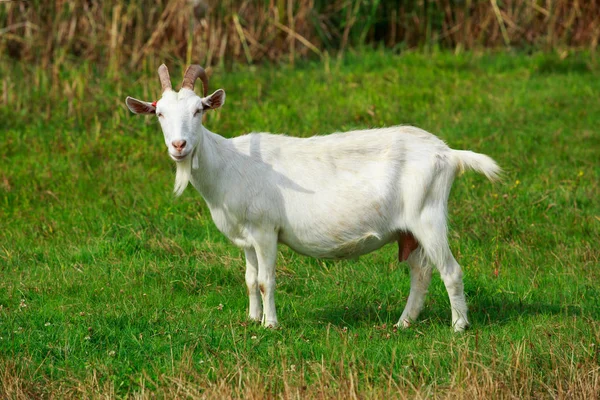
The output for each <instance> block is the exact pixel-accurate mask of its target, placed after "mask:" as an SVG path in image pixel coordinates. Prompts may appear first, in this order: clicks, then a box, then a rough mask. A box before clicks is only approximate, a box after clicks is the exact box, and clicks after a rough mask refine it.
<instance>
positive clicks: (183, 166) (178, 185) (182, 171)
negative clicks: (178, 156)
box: [173, 154, 196, 197]
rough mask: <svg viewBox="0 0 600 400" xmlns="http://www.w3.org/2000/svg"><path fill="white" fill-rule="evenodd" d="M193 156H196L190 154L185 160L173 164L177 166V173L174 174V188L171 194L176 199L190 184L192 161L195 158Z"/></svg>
mask: <svg viewBox="0 0 600 400" xmlns="http://www.w3.org/2000/svg"><path fill="white" fill-rule="evenodd" d="M195 155H196V154H191V157H187V158H186V159H185V160H182V161H180V162H178V163H177V164H175V165H176V166H177V171H176V172H175V188H174V189H173V192H174V193H175V196H176V197H179V196H181V194H182V193H183V191H184V190H185V188H186V187H187V185H188V183H189V182H190V178H191V176H192V159H193V158H195Z"/></svg>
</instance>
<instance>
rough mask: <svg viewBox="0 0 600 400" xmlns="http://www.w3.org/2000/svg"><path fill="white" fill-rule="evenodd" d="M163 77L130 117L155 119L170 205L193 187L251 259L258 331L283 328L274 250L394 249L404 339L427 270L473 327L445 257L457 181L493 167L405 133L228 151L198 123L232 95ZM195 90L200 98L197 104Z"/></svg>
mask: <svg viewBox="0 0 600 400" xmlns="http://www.w3.org/2000/svg"><path fill="white" fill-rule="evenodd" d="M158 73H159V77H160V81H161V84H162V89H163V93H162V98H161V99H160V100H158V101H157V102H154V103H150V102H144V101H140V100H136V99H133V98H131V97H127V100H126V103H127V106H128V107H129V109H130V110H131V111H132V112H134V113H136V114H156V115H157V116H158V120H159V122H160V124H161V127H162V130H163V133H164V137H165V143H166V145H167V148H168V151H169V155H170V156H171V158H172V159H173V160H175V161H176V162H177V173H176V179H175V193H176V194H177V195H180V194H181V193H182V192H183V190H184V189H185V187H186V186H187V183H188V181H189V182H191V183H192V185H193V186H194V187H195V188H196V189H197V190H198V192H200V194H201V195H202V197H203V198H204V199H205V200H206V203H207V204H208V207H209V209H210V213H211V215H212V218H213V220H214V222H215V224H216V226H217V228H219V230H220V231H221V232H223V233H224V234H225V235H226V236H227V237H228V238H229V239H230V240H231V241H233V243H235V244H236V245H237V246H239V247H241V248H243V249H244V252H245V255H246V284H247V286H248V294H249V302H250V305H249V317H250V318H251V319H252V320H256V321H261V322H262V324H263V325H264V326H267V327H275V326H276V325H277V315H276V312H275V261H276V257H277V244H278V243H283V244H286V245H287V246H289V247H290V248H292V249H293V250H295V251H297V252H298V253H301V254H305V255H308V256H312V257H322V258H355V257H358V256H360V255H363V254H366V253H369V252H371V251H374V250H377V249H379V248H380V247H382V246H383V245H385V244H387V243H391V242H398V244H399V253H398V258H399V260H400V261H404V260H407V261H408V265H409V266H410V272H411V287H410V294H409V296H408V302H407V304H406V308H405V309H404V312H403V313H402V316H401V317H400V320H399V321H398V323H397V326H400V327H408V326H409V325H410V322H411V321H414V320H415V319H416V318H417V316H418V314H419V312H420V311H421V309H422V307H423V301H424V298H425V294H426V293H427V288H428V286H429V282H430V280H431V271H432V265H435V266H436V267H437V269H438V270H439V271H440V274H441V277H442V279H443V281H444V284H445V286H446V290H447V291H448V295H449V297H450V304H451V308H452V325H453V327H454V329H455V330H456V331H462V330H464V329H465V328H466V327H467V326H468V324H469V322H468V320H467V305H466V302H465V295H464V290H463V281H462V270H461V268H460V265H459V264H458V263H457V262H456V260H455V259H454V257H453V256H452V253H451V251H450V248H449V246H448V239H447V224H446V210H447V202H448V195H449V193H450V188H451V186H452V182H453V180H454V177H455V176H456V174H457V172H458V171H462V170H464V169H473V170H475V171H477V172H480V173H483V174H484V175H485V176H487V177H488V178H489V179H490V180H494V179H495V178H497V177H498V174H499V172H500V168H499V167H498V166H497V165H496V163H495V162H494V161H493V160H492V159H491V158H490V157H488V156H485V155H483V154H477V153H473V152H471V151H461V150H452V149H450V148H449V147H448V146H447V145H446V144H445V143H444V142H442V141H441V140H440V139H438V138H437V137H435V136H434V135H432V134H430V133H427V132H425V131H423V130H421V129H418V128H414V127H409V126H396V127H391V128H383V129H370V130H361V131H352V132H346V133H335V134H331V135H327V136H314V137H311V138H307V139H300V138H294V137H289V136H284V135H272V134H268V133H251V134H248V135H244V136H240V137H236V138H233V139H225V138H223V137H221V136H219V135H217V134H215V133H213V132H211V131H209V130H208V129H206V128H205V127H204V126H203V125H202V115H203V113H204V112H205V111H207V110H210V109H214V108H218V107H220V106H222V105H223V103H224V101H225V92H224V91H223V90H222V89H219V90H217V91H216V92H214V93H213V94H211V95H210V96H207V91H208V79H207V77H206V74H205V72H204V70H203V69H202V68H201V67H200V66H197V65H192V66H190V67H189V68H188V69H187V70H186V72H185V77H184V80H183V84H182V88H181V90H180V91H179V92H178V93H177V92H175V91H173V90H172V88H171V81H170V78H169V73H168V70H167V67H166V66H164V65H161V66H160V68H159V69H158ZM197 78H201V80H202V83H203V86H204V96H203V97H199V96H197V95H196V94H195V93H194V82H195V81H196V79H197ZM261 296H262V304H261Z"/></svg>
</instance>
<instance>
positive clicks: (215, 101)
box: [202, 89, 225, 110]
mask: <svg viewBox="0 0 600 400" xmlns="http://www.w3.org/2000/svg"><path fill="white" fill-rule="evenodd" d="M223 104H225V91H224V90H223V89H219V90H217V91H216V92H214V93H213V94H211V95H210V96H207V97H205V98H203V99H202V105H203V106H204V110H214V109H215V108H219V107H221V106H222V105H223Z"/></svg>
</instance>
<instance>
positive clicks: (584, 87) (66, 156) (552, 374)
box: [0, 52, 600, 398]
mask: <svg viewBox="0 0 600 400" xmlns="http://www.w3.org/2000/svg"><path fill="white" fill-rule="evenodd" d="M170 67H171V76H172V78H173V81H174V82H175V81H176V78H175V77H179V76H181V75H180V68H181V66H170ZM595 67H596V64H595V62H594V60H593V59H592V58H590V57H588V56H587V55H585V54H571V55H569V56H568V57H567V58H566V59H564V60H562V59H560V58H559V57H558V56H555V55H552V54H546V55H532V56H525V55H510V54H491V53H486V54H480V55H475V54H463V55H460V56H454V55H450V54H446V53H441V54H433V55H427V56H425V55H417V54H406V55H403V56H395V55H391V54H388V53H379V52H367V53H358V54H349V55H348V56H347V57H346V58H345V59H344V60H343V61H342V63H341V64H339V65H337V66H336V65H333V64H332V65H324V64H320V63H315V64H305V65H303V66H301V67H299V68H296V69H286V68H274V67H260V68H257V69H252V70H250V69H242V68H239V70H235V69H234V70H233V71H221V70H217V71H215V72H214V74H213V77H212V80H211V87H212V88H213V89H216V88H217V87H223V88H224V89H225V90H226V92H227V101H226V104H225V106H224V108H223V109H222V110H220V111H218V112H215V113H212V114H210V115H209V116H208V118H207V120H206V122H205V123H206V125H207V126H208V127H209V129H211V130H213V131H214V132H218V133H220V134H223V135H224V136H228V137H230V136H236V135H241V134H243V133H246V132H249V131H252V130H254V131H271V132H282V133H288V134H290V135H294V136H310V135H312V134H314V133H328V132H332V131H339V130H348V129H353V128H362V127H380V126H387V125H394V124H413V125H417V126H419V127H422V128H424V129H426V130H429V131H431V132H432V133H434V134H436V135H438V136H439V137H441V138H442V139H444V140H445V141H446V142H447V143H448V144H449V145H450V146H451V147H453V148H459V149H461V148H468V149H471V150H474V151H477V152H482V153H485V154H488V155H490V156H492V157H493V158H494V159H495V160H497V161H498V163H499V164H500V165H501V166H502V167H503V168H504V169H505V179H504V181H503V182H502V183H499V184H490V183H489V182H487V181H486V180H485V179H484V178H482V177H481V176H477V175H476V174H471V173H469V174H466V175H464V176H462V177H460V178H459V179H457V181H456V182H455V184H454V188H453V192H452V195H451V198H450V224H451V231H450V242H451V248H452V249H453V252H454V254H455V256H456V258H457V259H458V261H459V263H461V264H462V266H463V269H464V270H465V289H466V293H467V299H468V303H469V306H470V319H471V322H472V328H471V329H470V330H469V331H468V332H466V333H465V334H454V333H453V332H452V329H451V327H450V307H449V304H448V299H447V295H446V293H445V289H444V287H443V284H442V283H441V281H440V279H439V276H434V279H433V282H432V285H431V289H430V293H429V295H428V297H427V301H426V308H425V310H424V312H423V313H422V316H421V318H420V319H419V321H418V323H416V324H415V325H414V326H413V327H411V328H410V329H408V330H405V331H396V330H395V329H393V328H392V324H394V323H395V322H396V321H397V320H398V318H399V316H400V314H401V312H402V309H403V307H404V303H405V301H406V298H407V295H408V289H409V276H408V269H407V267H406V266H405V265H403V264H399V263H398V261H397V259H396V251H397V249H396V248H395V247H394V246H388V247H385V248H384V249H382V250H380V251H378V252H375V253H373V254H370V255H367V256H364V257H362V258H360V260H358V261H320V260H314V259H310V258H306V257H302V256H299V255H296V254H294V253H293V252H291V251H290V250H288V249H287V248H284V247H281V248H280V255H279V259H278V266H277V280H278V283H277V295H276V297H277V306H278V315H279V319H280V323H281V325H282V326H281V329H277V330H266V329H263V328H261V327H259V326H257V325H254V324H252V323H248V321H247V320H246V308H247V304H246V302H247V297H246V288H245V283H244V261H243V254H242V252H241V251H240V250H238V249H237V248H236V247H234V246H233V245H232V244H230V243H229V242H228V241H227V240H226V239H225V238H224V237H223V236H222V235H221V234H220V233H219V232H218V231H217V230H216V228H215V227H214V225H213V224H212V221H211V220H210V215H209V213H208V209H207V208H206V206H205V204H204V203H203V201H202V199H201V198H200V196H199V195H198V194H197V193H195V192H194V191H193V189H191V188H188V189H187V191H186V192H185V193H184V195H183V196H182V197H181V198H178V199H174V198H173V195H172V194H171V192H172V185H173V177H174V174H173V170H174V167H173V165H172V162H171V161H170V160H169V158H168V156H167V152H166V148H165V146H164V143H163V138H162V133H161V132H160V128H159V126H158V124H157V123H156V121H155V120H153V119H151V118H148V119H146V118H142V117H135V116H132V115H130V114H129V113H128V111H127V110H126V107H125V105H124V99H125V96H127V95H131V96H134V97H137V98H143V99H146V100H151V99H154V98H155V97H156V96H157V95H158V93H159V88H160V86H159V84H158V79H157V76H156V74H155V72H154V71H148V72H147V73H144V74H143V75H130V76H123V77H122V78H121V79H118V80H115V79H108V78H106V77H105V76H104V74H103V72H102V71H98V70H96V69H95V67H94V66H93V65H89V64H76V63H74V62H69V61H67V62H65V63H64V64H63V65H62V66H61V67H60V68H58V69H54V70H48V71H46V70H42V69H40V68H37V67H23V66H21V65H15V64H9V63H6V62H5V63H0V76H2V77H3V78H2V79H3V82H4V85H5V87H6V88H8V89H9V90H8V91H7V92H5V93H4V99H3V103H2V105H1V106H0V121H1V125H2V135H1V138H0V394H2V393H4V395H5V396H6V397H9V398H18V397H20V396H22V397H39V396H44V397H50V396H59V397H81V396H85V397H101V396H103V395H108V396H116V397H121V396H127V395H139V396H141V397H148V396H150V395H151V394H157V395H159V396H166V397H185V396H189V397H200V396H206V397H244V398H248V397H254V398H262V397H272V396H281V397H285V398H289V397H295V396H300V397H336V396H339V397H349V396H351V395H359V396H363V397H379V398H382V397H389V396H394V397H405V396H408V397H411V396H432V395H435V396H438V397H444V396H450V397H455V396H463V397H478V398H483V397H486V396H492V395H493V396H495V397H511V396H513V397H538V398H539V397H567V396H569V395H571V396H574V397H586V396H588V397H590V398H591V397H597V396H598V394H599V393H600V371H599V367H598V358H599V356H600V354H599V350H598V346H599V345H600V325H599V319H600V287H599V285H598V282H599V281H600V269H599V266H600V265H599V264H600V262H599V260H600V252H599V250H598V243H599V242H600V203H599V201H598V198H599V195H600V191H599V182H600V163H599V160H600V134H599V133H598V126H600V102H598V93H600V79H599V78H600V76H599V75H598V73H597V72H595ZM0 397H3V396H1V395H0Z"/></svg>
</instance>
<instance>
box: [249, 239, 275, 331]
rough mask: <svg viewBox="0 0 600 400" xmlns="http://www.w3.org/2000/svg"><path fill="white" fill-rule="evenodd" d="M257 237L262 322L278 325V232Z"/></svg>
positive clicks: (256, 248)
mask: <svg viewBox="0 0 600 400" xmlns="http://www.w3.org/2000/svg"><path fill="white" fill-rule="evenodd" d="M257 236H258V237H255V241H256V243H255V246H254V250H255V251H256V258H257V259H258V289H259V292H260V295H261V296H262V302H263V315H262V324H263V325H264V326H266V327H267V328H275V327H277V324H278V323H277V313H276V311H275V262H276V260H277V234H276V232H275V231H273V232H272V234H260V235H257Z"/></svg>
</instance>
